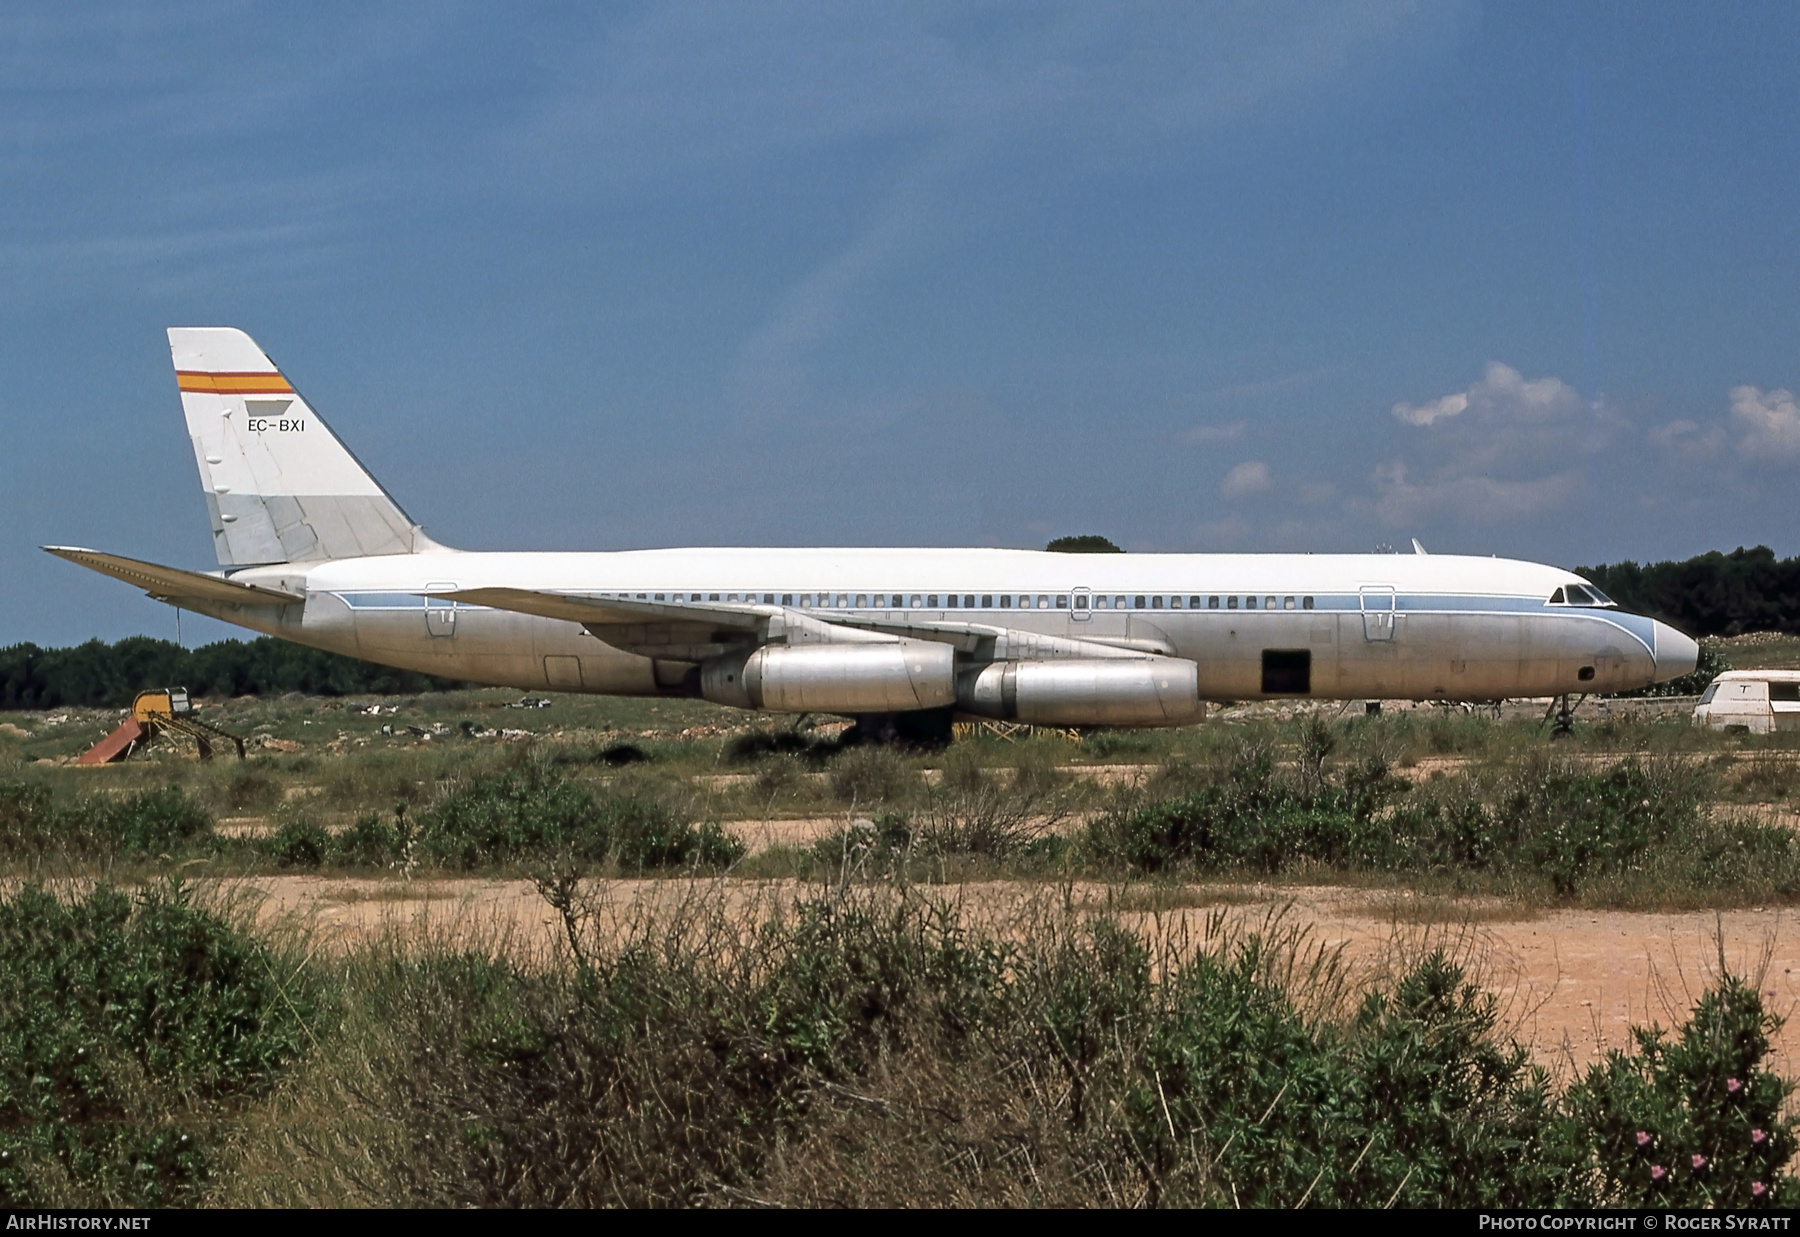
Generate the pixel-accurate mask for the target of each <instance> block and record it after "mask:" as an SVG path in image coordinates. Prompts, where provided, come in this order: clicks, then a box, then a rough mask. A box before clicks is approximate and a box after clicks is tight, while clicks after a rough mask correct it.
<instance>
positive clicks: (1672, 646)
mask: <svg viewBox="0 0 1800 1237" xmlns="http://www.w3.org/2000/svg"><path fill="white" fill-rule="evenodd" d="M1699 664H1700V646H1699V645H1698V644H1696V643H1694V642H1693V641H1692V640H1690V639H1688V637H1686V636H1684V635H1682V634H1681V633H1680V632H1678V631H1676V630H1675V629H1674V628H1673V627H1671V626H1669V625H1668V624H1667V623H1658V624H1657V625H1656V681H1657V682H1658V683H1667V682H1668V681H1669V680H1670V679H1678V678H1680V677H1681V676H1682V675H1684V674H1692V673H1693V672H1694V667H1695V666H1697V665H1699Z"/></svg>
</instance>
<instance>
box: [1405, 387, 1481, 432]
mask: <svg viewBox="0 0 1800 1237" xmlns="http://www.w3.org/2000/svg"><path fill="white" fill-rule="evenodd" d="M1468 407H1469V397H1468V396H1467V395H1464V394H1463V393H1462V392H1461V391H1458V392H1457V393H1456V394H1455V395H1446V396H1444V397H1443V398H1441V399H1434V400H1432V401H1431V402H1430V403H1429V404H1395V405H1394V415H1395V416H1396V417H1399V418H1400V419H1401V420H1402V421H1404V422H1406V423H1407V424H1408V425H1431V424H1434V423H1435V422H1438V421H1441V420H1443V419H1444V418H1445V417H1454V416H1458V415H1460V414H1461V413H1463V412H1464V411H1465V410H1467V408H1468Z"/></svg>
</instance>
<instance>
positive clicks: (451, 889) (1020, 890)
mask: <svg viewBox="0 0 1800 1237" xmlns="http://www.w3.org/2000/svg"><path fill="white" fill-rule="evenodd" d="M783 823H784V824H785V823H796V824H797V823H800V822H783ZM807 823H812V822H807ZM1032 888H1034V887H1028V886H1022V885H1018V884H1000V885H968V886H962V887H960V888H956V889H947V890H941V891H939V892H941V893H943V894H945V895H946V896H950V897H955V898H960V899H962V900H963V901H964V902H965V903H966V904H967V905H969V906H970V908H971V909H972V910H974V911H975V912H976V913H977V914H978V915H981V916H984V917H985V916H993V917H996V919H997V920H998V921H1004V920H1005V918H1006V916H1008V915H1009V914H1012V913H1013V912H1014V911H1015V910H1016V909H1017V908H1018V907H1019V906H1020V905H1021V904H1022V903H1023V901H1024V900H1025V899H1026V898H1028V897H1030V896H1033V895H1032V894H1031V893H1030V892H1029V890H1030V889H1032ZM234 890H235V892H237V893H240V894H244V895H248V896H250V897H252V898H254V899H256V900H257V901H258V903H259V909H258V913H259V916H260V917H262V918H264V919H265V920H273V919H278V918H281V917H287V916H293V917H297V918H298V919H299V920H300V921H302V922H304V923H306V924H308V925H310V926H312V927H313V928H315V929H316V930H317V931H318V932H319V933H320V938H319V939H320V942H321V945H322V946H323V947H331V946H332V945H338V946H342V945H346V944H348V943H350V942H352V941H354V940H356V939H358V938H360V937H365V936H369V935H372V934H377V933H382V932H387V931H399V932H403V933H405V934H407V935H409V936H426V937H432V938H436V939H439V940H446V941H476V940H494V939H496V938H500V939H505V940H507V941H509V942H510V943H511V945H512V946H513V947H515V948H520V949H524V950H526V951H528V952H533V953H538V952H543V951H549V950H551V949H553V948H555V946H556V942H557V941H558V939H559V934H560V932H561V928H560V924H559V921H558V920H557V919H556V917H555V915H554V913H553V912H552V911H551V910H550V908H549V907H548V906H547V905H546V904H545V903H544V902H543V901H542V900H541V899H540V898H539V897H538V896H537V894H536V892H535V890H534V889H533V888H532V886H531V885H530V884H529V883H528V882H525V881H496V880H479V879H475V880H444V881H415V882H402V881H382V880H370V879H364V880H357V879H341V878H332V877H317V876H282V877H270V878H257V879H253V880H246V881H243V882H240V883H238V884H237V885H235V886H234ZM592 892H593V893H594V894H595V895H596V896H597V897H598V898H599V899H600V901H601V902H602V903H604V904H605V905H606V906H608V907H609V908H611V911H612V913H613V914H614V916H615V917H616V919H617V920H619V921H623V920H625V919H626V918H628V917H629V915H630V913H631V912H632V911H633V910H634V909H644V908H660V909H668V908H672V907H673V906H674V905H675V904H676V903H677V902H678V901H679V900H681V899H684V898H709V897H723V898H724V899H725V900H726V905H727V906H729V907H732V908H734V909H735V910H737V911H739V912H742V911H745V910H747V909H748V908H750V907H752V906H755V905H757V904H759V903H761V904H765V905H766V904H767V902H768V901H769V900H771V899H776V900H785V899H787V898H791V897H793V896H795V895H796V894H797V893H799V892H800V890H799V888H798V886H796V885H794V884H793V883H791V882H771V883H758V882H749V881H723V882H716V883H715V882H711V881H701V882H686V881H680V880H662V881H609V882H596V884H595V887H594V888H593V890H592ZM1055 892H1056V894H1057V896H1060V891H1055ZM1037 896H1044V891H1042V890H1040V891H1039V893H1038V895H1037ZM1072 896H1073V897H1074V898H1075V899H1076V901H1077V902H1078V903H1083V904H1085V905H1088V906H1091V907H1094V908H1096V909H1097V908H1100V907H1102V906H1106V905H1109V904H1110V905H1113V906H1114V907H1115V908H1117V909H1119V910H1121V911H1123V912H1124V914H1125V916H1126V918H1127V919H1128V921H1132V922H1136V923H1137V924H1138V925H1139V926H1140V927H1141V928H1142V929H1143V931H1144V932H1145V933H1146V935H1155V934H1158V933H1183V932H1185V933H1187V934H1188V935H1189V939H1198V938H1199V937H1200V936H1201V935H1202V934H1203V933H1204V930H1205V924H1206V920H1207V919H1208V917H1209V916H1210V915H1212V914H1214V913H1215V912H1219V911H1221V910H1222V911H1223V912H1224V913H1225V914H1226V915H1227V916H1228V917H1229V919H1230V920H1232V921H1235V922H1236V923H1238V924H1240V925H1243V926H1246V927H1256V926H1259V925H1264V924H1266V923H1268V921H1269V920H1270V917H1271V916H1278V917H1279V921H1280V922H1282V923H1284V924H1287V925H1289V926H1300V927H1304V928H1305V929H1306V931H1307V933H1308V939H1309V941H1310V942H1311V943H1312V944H1315V945H1321V946H1324V947H1326V948H1328V949H1341V950H1342V954H1343V959H1344V961H1345V963H1346V964H1347V966H1348V967H1349V969H1350V972H1351V974H1352V975H1353V976H1355V977H1356V980H1357V982H1358V983H1372V982H1375V981H1377V980H1379V979H1380V978H1382V977H1385V976H1389V975H1391V974H1392V973H1393V972H1394V971H1395V969H1396V968H1398V967H1400V966H1403V965H1404V964H1405V963H1406V961H1407V960H1408V959H1411V958H1416V957H1418V956H1419V955H1420V953H1421V952H1423V951H1424V950H1426V949H1428V948H1431V947H1435V946H1442V947H1445V948H1447V949H1448V950H1450V952H1451V953H1452V954H1453V956H1455V957H1457V958H1458V959H1459V960H1460V961H1461V962H1462V963H1463V964H1464V965H1465V967H1467V969H1468V970H1469V973H1470V976H1471V978H1473V979H1475V980H1476V981H1478V982H1479V983H1480V984H1481V985H1482V986H1483V987H1484V988H1485V989H1487V990H1488V991H1490V992H1492V993H1493V994H1494V995H1495V996H1496V997H1498V998H1499V1001H1500V1012H1501V1020H1502V1024H1503V1025H1504V1026H1505V1027H1506V1028H1507V1030H1508V1031H1509V1032H1510V1033H1511V1034H1512V1035H1513V1036H1514V1037H1516V1038H1517V1039H1518V1040H1519V1042H1520V1043H1522V1044H1524V1045H1526V1046H1527V1047H1528V1048H1529V1049H1530V1050H1531V1052H1532V1053H1533V1054H1534V1056H1536V1057H1537V1059H1538V1060H1539V1061H1541V1062H1542V1063H1543V1064H1544V1065H1546V1066H1547V1067H1549V1068H1551V1069H1552V1070H1554V1071H1555V1072H1557V1073H1558V1074H1564V1075H1566V1074H1567V1073H1568V1072H1569V1071H1570V1070H1571V1069H1578V1068H1581V1067H1583V1066H1585V1065H1586V1064H1587V1063H1588V1062H1590V1061H1593V1060H1595V1059H1597V1058H1598V1057H1600V1056H1601V1055H1602V1054H1603V1053H1604V1052H1605V1051H1606V1050H1607V1049H1609V1048H1627V1047H1629V1046H1630V1039H1629V1032H1628V1028H1629V1027H1630V1026H1632V1025H1634V1024H1635V1025H1640V1026H1642V1025H1649V1024H1651V1023H1656V1024H1660V1025H1662V1026H1664V1027H1668V1026H1671V1025H1674V1024H1677V1023H1679V1022H1681V1021H1682V1020H1683V1019H1684V1018H1685V1017H1686V1015H1687V1012H1688V1010H1689V1008H1690V1007H1691V1006H1692V1003H1693V1001H1694V1000H1695V998H1697V997H1698V996H1699V994H1700V993H1701V992H1702V991H1703V990H1704V989H1705V988H1706V986H1707V985H1708V983H1709V982H1710V981H1711V980H1712V979H1713V977H1715V976H1716V975H1717V974H1718V971H1719V967H1720V964H1721V959H1722V960H1723V963H1724V965H1725V966H1727V967H1729V968H1730V969H1731V970H1732V971H1733V972H1735V973H1737V974H1739V975H1742V976H1744V977H1746V978H1749V979H1753V980H1755V981H1756V982H1757V983H1758V985H1759V986H1760V988H1761V989H1762V991H1763V992H1764V994H1765V998H1766V1000H1767V1001H1768V1003H1769V1007H1770V1008H1771V1009H1772V1010H1774V1011H1775V1012H1776V1013H1778V1014H1780V1015H1782V1016H1784V1017H1788V1018H1789V1019H1790V1021H1789V1024H1788V1025H1787V1026H1786V1027H1785V1028H1784V1029H1783V1031H1782V1033H1781V1034H1780V1036H1779V1038H1778V1043H1777V1049H1776V1052H1777V1057H1776V1060H1775V1062H1774V1064H1775V1066H1776V1068H1778V1069H1781V1070H1783V1071H1784V1072H1787V1073H1790V1074H1792V1073H1800V1020H1795V1019H1793V1015H1794V1014H1796V1013H1797V1012H1800V922H1796V921H1797V920H1800V916H1795V915H1793V914H1784V913H1783V912H1781V911H1779V910H1773V909H1771V910H1763V909H1752V910H1739V911H1724V912H1711V911H1707V912H1695V913H1680V914H1644V913H1633V912H1604V911H1555V912H1550V913H1545V914H1542V915H1537V916H1534V917H1527V918H1517V917H1514V916H1515V915H1516V914H1517V912H1514V911H1510V910H1508V909H1507V908H1505V907H1502V906H1501V905H1499V904H1498V903H1495V902H1489V901H1479V900H1471V901H1466V902H1465V901H1452V900H1447V899H1436V898H1431V899H1426V898H1419V897H1417V896H1415V895H1412V894H1408V893H1404V892H1382V891H1371V890H1367V889H1341V888H1330V887H1280V888H1274V887H1253V886H1252V887H1246V886H1241V885H1238V886H1184V887H1179V888H1174V889H1171V888H1168V887H1150V886H1138V887H1134V888H1131V889H1127V890H1124V891H1123V892H1121V891H1120V890H1117V889H1108V888H1106V887H1103V886H1099V885H1094V886H1085V887H1077V888H1075V889H1074V890H1073V891H1072ZM1013 922H1020V921H1019V920H1017V919H1014V920H1013Z"/></svg>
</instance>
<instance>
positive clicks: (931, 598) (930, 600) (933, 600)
mask: <svg viewBox="0 0 1800 1237" xmlns="http://www.w3.org/2000/svg"><path fill="white" fill-rule="evenodd" d="M937 597H938V595H937V594H936V593H931V594H929V595H928V596H927V597H926V598H925V606H926V608H927V609H930V610H935V609H937Z"/></svg>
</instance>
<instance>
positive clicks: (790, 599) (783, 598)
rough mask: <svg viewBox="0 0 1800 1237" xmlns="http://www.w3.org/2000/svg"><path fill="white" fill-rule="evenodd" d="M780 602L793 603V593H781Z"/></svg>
mask: <svg viewBox="0 0 1800 1237" xmlns="http://www.w3.org/2000/svg"><path fill="white" fill-rule="evenodd" d="M781 604H782V605H784V606H791V605H793V604H794V595H793V594H792V593H783V594H782V595H781Z"/></svg>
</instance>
